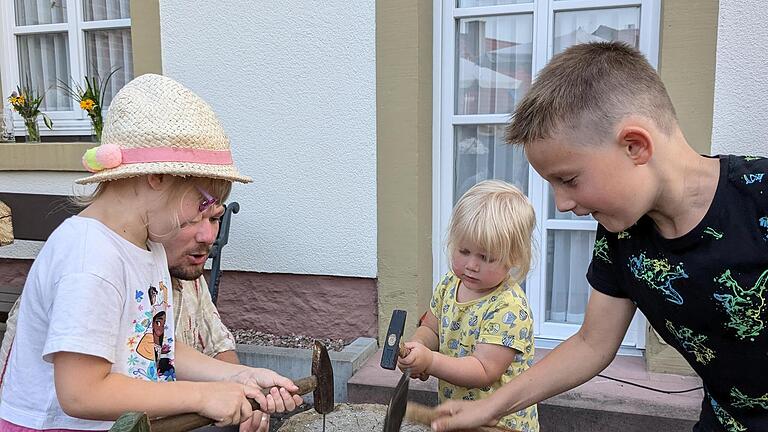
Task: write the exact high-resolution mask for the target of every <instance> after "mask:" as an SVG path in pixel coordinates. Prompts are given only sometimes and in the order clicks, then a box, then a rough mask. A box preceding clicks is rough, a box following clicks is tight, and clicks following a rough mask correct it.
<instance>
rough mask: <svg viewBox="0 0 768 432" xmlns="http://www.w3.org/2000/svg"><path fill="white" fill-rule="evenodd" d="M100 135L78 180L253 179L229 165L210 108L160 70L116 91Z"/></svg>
mask: <svg viewBox="0 0 768 432" xmlns="http://www.w3.org/2000/svg"><path fill="white" fill-rule="evenodd" d="M101 137H102V140H101V145H100V146H99V147H95V148H92V149H90V150H88V151H87V152H86V153H85V155H84V156H83V166H85V168H86V169H87V170H88V171H91V172H92V173H94V174H93V175H91V176H90V177H86V178H82V179H78V180H76V183H79V184H87V183H98V182H103V181H109V180H117V179H122V178H128V177H135V176H140V175H145V174H172V175H178V176H194V177H206V178H217V179H224V180H230V181H238V182H242V183H249V182H251V181H252V180H251V178H250V177H247V176H244V175H242V174H240V172H239V171H238V170H237V168H235V166H234V165H233V163H232V154H231V152H230V148H229V138H227V135H226V133H224V129H223V128H222V127H221V124H220V123H219V120H218V119H217V118H216V114H214V112H213V109H211V107H210V106H209V105H208V104H207V103H205V101H203V99H201V98H200V96H198V95H196V94H195V93H193V92H192V91H190V90H189V89H187V88H186V87H184V86H182V85H181V84H179V83H177V82H176V81H174V80H172V79H170V78H167V77H164V76H161V75H154V74H146V75H142V76H140V77H138V78H136V79H134V80H133V81H131V82H129V83H128V84H126V85H125V87H123V89H122V90H120V91H119V92H118V93H117V95H115V98H114V99H113V100H112V104H111V105H110V107H109V114H108V115H107V117H106V120H105V122H104V130H103V132H102V136H101Z"/></svg>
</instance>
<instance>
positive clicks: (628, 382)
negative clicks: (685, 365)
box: [597, 374, 704, 394]
mask: <svg viewBox="0 0 768 432" xmlns="http://www.w3.org/2000/svg"><path fill="white" fill-rule="evenodd" d="M597 376H599V377H601V378H605V379H609V380H612V381H617V382H620V383H622V384H627V385H631V386H635V387H640V388H642V389H646V390H650V391H655V392H658V393H665V394H678V393H688V392H692V391H696V390H700V389H703V388H704V387H703V386H698V387H694V388H689V389H687V390H661V389H657V388H653V387H648V386H644V385H642V384H637V383H633V382H630V381H624V380H622V379H618V378H613V377H609V376H607V375H603V374H597Z"/></svg>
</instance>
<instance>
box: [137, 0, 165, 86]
mask: <svg viewBox="0 0 768 432" xmlns="http://www.w3.org/2000/svg"><path fill="white" fill-rule="evenodd" d="M131 42H132V43H133V73H134V75H136V76H139V75H143V74H145V73H157V74H161V73H163V63H162V53H161V49H160V3H159V0H131Z"/></svg>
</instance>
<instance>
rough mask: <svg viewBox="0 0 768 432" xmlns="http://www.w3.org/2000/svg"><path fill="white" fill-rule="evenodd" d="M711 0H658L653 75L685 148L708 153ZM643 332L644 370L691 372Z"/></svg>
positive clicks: (714, 14) (715, 6)
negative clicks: (657, 45)
mask: <svg viewBox="0 0 768 432" xmlns="http://www.w3.org/2000/svg"><path fill="white" fill-rule="evenodd" d="M718 10H719V2H718V1H717V0H700V1H690V0H664V1H663V3H662V16H661V44H660V52H659V57H660V58H659V73H660V75H661V79H662V80H663V81H664V84H665V85H666V87H667V91H668V92H669V95H670V97H671V98H672V103H673V104H674V105H675V110H676V111H677V117H678V120H679V122H680V127H681V128H682V130H683V133H685V137H686V139H687V140H688V142H689V143H690V144H691V146H692V147H693V148H694V149H696V150H697V151H698V152H699V153H703V154H709V153H710V149H711V139H712V107H713V104H714V93H715V55H716V53H717V18H718ZM647 330H648V331H647V333H646V344H645V346H646V351H645V359H646V363H647V365H648V370H649V371H652V372H665V373H677V374H688V375H693V374H694V372H693V369H691V367H690V366H689V365H688V362H686V361H685V360H684V359H683V357H682V356H681V355H680V354H679V353H678V352H677V351H676V350H675V349H673V348H671V347H670V346H669V345H667V344H666V343H665V342H664V341H663V340H661V338H659V336H658V335H657V334H656V332H654V331H653V329H651V328H650V327H649V328H648V329H647Z"/></svg>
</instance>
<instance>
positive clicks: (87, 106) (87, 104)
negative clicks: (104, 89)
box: [80, 99, 95, 111]
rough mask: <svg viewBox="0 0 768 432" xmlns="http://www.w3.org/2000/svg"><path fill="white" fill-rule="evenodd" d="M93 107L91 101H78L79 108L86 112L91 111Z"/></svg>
mask: <svg viewBox="0 0 768 432" xmlns="http://www.w3.org/2000/svg"><path fill="white" fill-rule="evenodd" d="M94 105H95V104H94V103H93V99H83V100H81V101H80V108H81V109H84V110H86V111H90V110H92V109H93V106H94Z"/></svg>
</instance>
